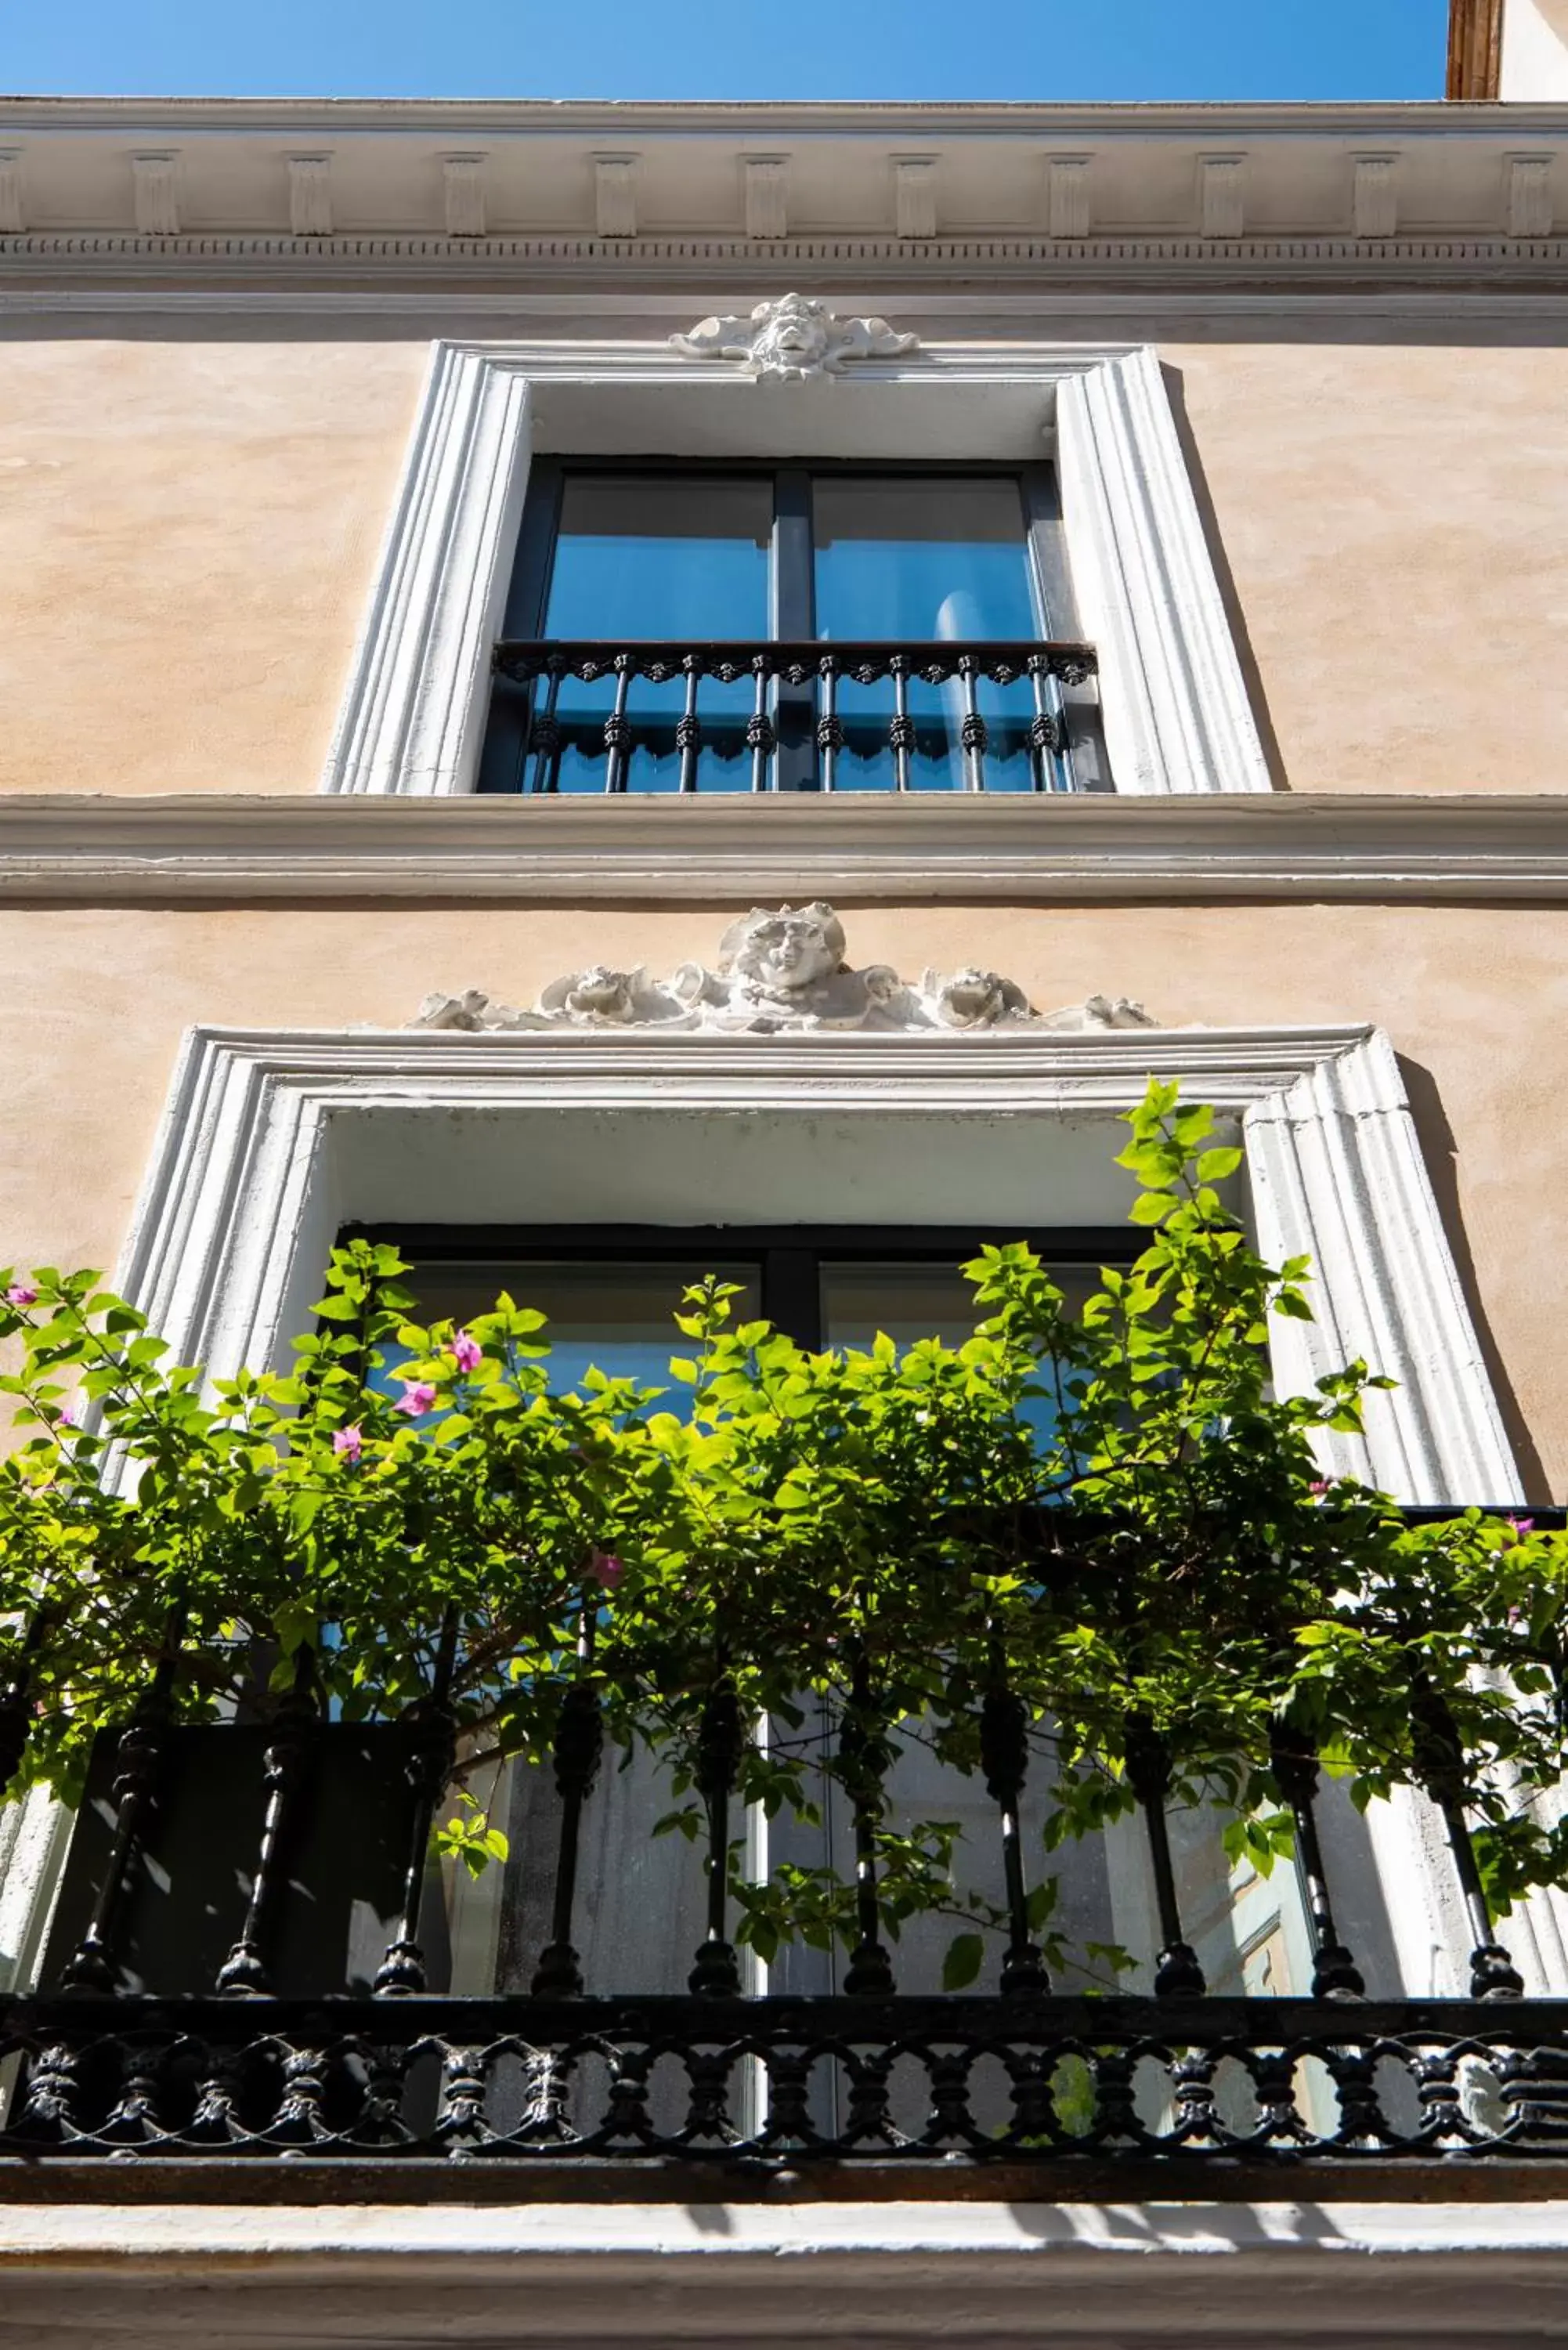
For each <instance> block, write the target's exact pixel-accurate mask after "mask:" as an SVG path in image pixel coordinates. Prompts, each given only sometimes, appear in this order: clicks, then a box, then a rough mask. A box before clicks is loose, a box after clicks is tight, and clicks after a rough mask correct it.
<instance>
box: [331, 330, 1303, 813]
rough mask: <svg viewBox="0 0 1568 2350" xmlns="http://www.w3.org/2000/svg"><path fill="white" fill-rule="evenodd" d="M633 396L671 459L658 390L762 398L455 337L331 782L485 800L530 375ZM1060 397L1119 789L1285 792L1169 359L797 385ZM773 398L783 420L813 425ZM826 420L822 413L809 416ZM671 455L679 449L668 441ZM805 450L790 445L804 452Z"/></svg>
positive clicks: (651, 352) (839, 413)
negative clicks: (1205, 515)
mask: <svg viewBox="0 0 1568 2350" xmlns="http://www.w3.org/2000/svg"><path fill="white" fill-rule="evenodd" d="M545 378H548V379H549V380H553V381H556V382H557V383H558V382H561V381H562V380H566V381H568V382H570V383H572V384H573V385H575V386H580V387H581V388H582V389H583V390H597V391H600V392H602V391H604V390H611V389H613V390H615V393H616V398H617V414H618V418H623V419H624V426H623V429H622V432H621V437H620V445H621V446H622V447H626V448H632V447H636V446H638V445H639V444H641V445H649V433H648V431H647V429H646V428H644V429H643V430H642V431H640V432H639V426H638V421H637V420H638V417H639V411H640V412H641V413H642V414H644V415H647V414H648V413H649V409H648V408H647V407H646V406H645V405H644V403H645V402H646V401H648V400H649V397H650V395H651V396H654V398H655V404H656V405H658V406H659V407H660V408H661V410H662V403H659V402H658V400H657V395H659V394H660V393H663V394H669V393H670V392H671V391H673V392H675V393H676V395H677V396H678V397H679V395H680V392H681V391H682V390H691V391H695V390H697V389H698V388H699V387H702V388H703V389H704V390H706V391H707V392H708V394H709V396H710V398H711V393H712V392H713V391H714V390H718V391H720V392H721V393H722V396H723V399H724V400H725V404H726V408H727V409H729V410H730V412H731V413H732V414H733V415H734V417H735V418H736V421H739V420H740V418H741V417H742V415H745V416H747V417H751V418H754V417H756V416H757V415H758V413H759V411H757V410H756V409H755V408H754V406H753V407H750V408H746V409H739V408H731V403H733V402H751V403H754V402H755V401H756V400H757V399H758V397H759V387H758V386H757V385H756V384H755V383H753V382H752V381H751V380H749V379H748V378H746V377H745V376H743V375H742V374H740V373H739V372H738V371H737V370H736V369H724V368H722V367H711V368H704V367H702V366H701V365H694V364H693V363H692V362H691V361H690V360H687V359H680V358H678V357H676V356H675V355H673V354H672V353H671V352H670V351H669V350H668V349H661V348H659V346H657V345H647V344H644V345H641V346H622V347H620V348H618V349H617V348H615V347H613V346H607V345H606V344H604V343H602V342H594V343H587V342H562V343H555V344H550V345H538V346H535V347H534V348H532V349H531V350H527V349H522V348H502V347H490V348H487V347H484V346H482V345H471V344H462V343H455V342H453V343H446V342H438V343H437V344H436V345H435V347H434V349H433V351H432V355H431V367H430V371H429V374H428V377H427V380H426V385H425V390H424V395H423V398H422V400H421V407H420V412H419V415H418V417H417V419H416V421H415V425H414V431H413V437H412V441H411V442H410V450H409V455H408V458H407V461H406V463H405V467H404V473H403V479H402V484H401V486H400V491H399V494H398V498H397V502H396V504H395V506H394V509H393V514H392V519H391V523H390V525H389V530H388V535H387V538H386V541H385V544H384V546H383V548H382V553H381V560H380V564H379V570H378V575H377V579H376V584H375V587H374V588H373V590H372V593H371V598H370V604H369V612H368V614H367V618H366V621H365V625H364V627H363V629H362V630H361V632H360V637H359V641H358V647H357V649H356V651H355V655H354V659H353V660H352V662H351V664H350V669H349V678H348V688H347V691H346V693H345V697H344V701H343V704H342V710H341V714H340V717H339V720H338V724H337V732H336V733H335V736H334V739H333V743H332V748H331V751H330V753H329V754H328V757H327V768H326V772H325V775H323V778H322V786H321V787H322V789H323V791H326V792H333V793H337V792H341V793H361V792H370V793H433V794H437V795H444V794H452V793H462V792H468V791H471V790H472V787H473V780H474V774H475V770H476V767H477V764H478V758H479V752H480V747H481V743H482V740H483V723H484V715H485V709H486V704H487V698H488V687H489V667H488V661H489V648H490V644H491V643H492V642H493V639H494V636H495V634H496V629H497V623H498V620H499V616H500V613H501V610H502V608H503V605H504V598H505V591H506V584H507V577H508V574H509V572H510V568H511V561H512V550H513V547H514V543H515V538H516V530H517V522H518V517H519V515H520V514H521V511H522V498H523V494H524V484H525V481H526V474H527V463H528V439H529V426H528V419H529V405H530V403H529V397H528V387H529V383H530V381H531V380H532V381H537V380H544V379H545ZM894 384H897V385H899V386H900V387H902V386H903V385H904V384H909V385H910V386H912V387H917V388H918V387H919V386H921V385H922V384H928V385H931V386H936V385H939V384H940V386H942V387H943V388H944V389H945V390H948V391H952V390H979V389H980V388H981V387H982V386H1004V387H1005V386H1012V387H1014V388H1017V387H1020V386H1023V387H1033V386H1038V388H1039V390H1040V393H1041V396H1042V406H1041V422H1042V424H1044V423H1045V422H1046V421H1047V420H1048V412H1049V402H1050V400H1051V398H1052V397H1053V396H1054V394H1056V393H1057V391H1058V389H1059V391H1060V410H1061V429H1062V432H1063V435H1064V447H1063V452H1062V470H1063V509H1064V522H1065V528H1066V533H1067V543H1068V548H1069V553H1070V556H1071V559H1072V561H1073V566H1074V570H1075V576H1076V575H1079V574H1080V571H1081V579H1080V584H1079V593H1080V596H1081V597H1082V598H1084V601H1085V627H1086V628H1087V629H1088V630H1089V632H1090V633H1091V634H1092V635H1093V636H1095V637H1096V639H1097V640H1098V641H1099V642H1100V643H1101V645H1102V651H1103V658H1104V660H1105V663H1106V678H1105V683H1104V687H1103V700H1104V702H1105V709H1106V735H1107V740H1108V742H1109V745H1110V752H1111V760H1112V771H1113V775H1114V777H1115V779H1116V783H1117V785H1118V787H1119V788H1120V789H1122V790H1124V791H1128V792H1253V791H1255V792H1267V791H1269V790H1270V789H1271V788H1272V784H1271V778H1270V775H1269V772H1268V767H1267V764H1266V762H1265V760H1264V757H1263V753H1262V744H1261V743H1260V741H1259V738H1258V731H1257V725H1256V722H1255V720H1254V718H1253V716H1252V711H1251V702H1250V700H1249V697H1248V693H1247V688H1246V682H1245V680H1244V679H1243V677H1242V674H1241V664H1240V661H1239V660H1238V659H1237V654H1236V648H1235V644H1234V641H1233V639H1232V637H1231V629H1230V624H1229V621H1228V619H1227V618H1226V615H1225V611H1224V606H1223V602H1222V600H1221V598H1220V589H1219V585H1218V582H1217V580H1216V579H1215V577H1214V568H1213V564H1212V562H1211V560H1210V554H1209V548H1208V543H1207V540H1206V538H1205V536H1204V533H1203V526H1202V522H1201V519H1200V517H1199V512H1198V506H1197V502H1196V500H1195V499H1194V497H1193V494H1192V490H1191V485H1190V484H1189V481H1188V479H1187V473H1186V466H1185V463H1184V460H1183V458H1182V455H1181V450H1180V444H1179V441H1178V439H1177V434H1176V426H1175V421H1174V419H1173V418H1172V416H1171V413H1170V405H1169V401H1168V399H1167V397H1166V393H1165V388H1164V382H1163V380H1162V378H1161V376H1160V372H1159V364H1158V359H1156V357H1155V355H1154V353H1153V351H1152V350H1150V349H1148V348H1135V349H1132V350H1127V349H1125V348H1123V349H1120V350H1116V349H1112V350H1110V351H1107V350H1106V349H1105V348H1099V347H1096V348H1087V347H1085V348H1078V349H1075V348H1073V347H1072V346H1055V345H1051V346H1042V345H1038V344H1036V345H1020V346H1018V347H1016V348H1012V347H1008V346H1002V345H996V344H992V345H989V346H982V345H977V346H973V347H971V348H963V347H961V346H953V347H950V348H947V349H945V350H941V351H930V352H928V353H927V354H926V355H925V356H924V357H923V358H919V357H918V358H915V359H910V360H909V362H907V363H903V364H899V365H896V366H895V365H888V366H887V367H878V366H876V365H869V364H868V365H867V366H865V367H864V368H862V369H860V370H859V372H858V374H857V379H856V380H855V381H854V382H852V383H847V382H846V383H844V384H833V385H831V386H824V385H821V384H814V385H803V386H800V387H792V388H790V389H791V390H798V391H800V392H802V393H804V394H805V396H806V400H807V403H808V404H809V406H810V408H811V411H812V412H813V417H814V421H816V422H818V423H820V419H821V414H822V411H821V410H820V406H819V401H820V398H821V396H822V395H823V393H824V392H825V391H826V393H827V394H828V396H829V397H831V398H832V399H833V400H834V401H835V403H836V405H835V409H834V411H833V415H834V417H835V420H836V419H838V418H840V417H842V418H844V419H845V420H846V421H847V420H848V417H849V414H850V411H851V409H852V407H853V410H854V417H855V423H856V427H857V434H858V435H861V436H863V435H864V434H865V432H866V430H867V422H868V421H869V410H868V406H867V403H870V402H873V401H876V400H877V398H878V394H879V393H881V394H882V395H884V396H885V395H886V391H887V388H888V386H890V385H894ZM762 396H763V397H771V399H772V400H773V403H774V405H773V409H772V411H771V412H772V414H773V415H774V416H778V415H781V414H793V413H794V412H795V411H794V409H793V408H791V409H790V410H787V411H786V410H784V409H783V408H782V407H781V405H780V402H781V400H782V399H783V397H784V395H783V394H781V393H780V392H779V390H777V388H771V390H769V391H764V392H763V394H762ZM801 412H802V413H804V412H805V411H801ZM948 416H950V419H951V421H950V423H949V424H948V425H947V429H948V430H949V431H950V432H951V433H952V435H953V438H952V440H951V442H950V453H951V454H952V455H954V456H964V455H972V454H974V453H975V443H974V442H973V441H972V440H971V439H969V438H967V437H966V432H965V412H964V404H963V402H962V401H960V402H958V403H956V404H955V405H954V406H953V407H952V408H951V409H950V411H944V420H943V421H944V422H945V421H946V418H947V417H948ZM657 432H658V428H657V427H656V428H655V438H654V440H653V442H652V443H651V445H656V446H658V445H663V444H662V442H660V441H659V439H658V437H657ZM785 453H787V452H785Z"/></svg>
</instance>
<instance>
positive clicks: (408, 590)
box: [323, 342, 528, 793]
mask: <svg viewBox="0 0 1568 2350" xmlns="http://www.w3.org/2000/svg"><path fill="white" fill-rule="evenodd" d="M527 473H528V385H527V379H526V378H525V377H524V375H523V374H521V373H520V372H519V371H517V370H516V369H512V368H508V367H504V366H495V365H492V364H490V363H489V362H487V361H486V360H485V359H483V358H482V357H481V356H480V355H479V354H478V353H477V352H474V351H471V350H465V349H463V348H462V347H461V346H460V345H457V344H454V343H446V342H438V343H436V344H434V345H433V346H432V348H431V360H430V367H429V369H428V372H427V374H426V378H425V384H424V390H423V392H422V394H421V400H420V409H419V414H418V416H417V417H416V418H415V421H414V431H413V438H412V441H411V442H410V447H409V452H408V456H407V458H406V460H405V462H404V466H403V475H402V480H401V482H400V485H399V489H398V496H397V502H396V504H395V505H394V506H393V509H392V515H391V520H390V522H389V525H388V527H387V534H386V536H385V539H384V540H383V542H382V546H381V553H380V558H379V562H378V564H377V567H376V580H375V585H374V587H372V589H371V593H370V603H369V609H368V611H367V613H366V615H365V619H364V623H363V626H362V627H361V629H360V632H359V638H358V643H357V645H356V646H355V649H354V656H353V660H352V661H351V663H350V667H349V684H348V692H347V695H346V696H345V699H344V702H343V705H342V709H341V712H340V713H339V716H338V721H337V730H336V733H334V736H333V741H332V747H331V749H330V750H329V752H328V753H327V777H326V780H325V782H324V784H323V789H325V790H328V791H353V792H437V793H440V792H451V791H456V790H461V789H465V788H467V787H468V784H469V783H471V782H472V774H473V770H474V768H475V766H476V764H477V763H478V758H479V753H480V748H481V744H482V742H483V723H484V707H483V698H482V697H481V696H480V695H479V694H478V693H477V692H476V681H480V680H483V679H484V678H485V677H486V676H487V674H488V671H487V662H488V658H489V650H490V647H491V645H492V644H493V642H494V640H495V639H496V637H497V636H498V634H499V633H500V620H501V611H502V607H503V604H504V600H505V595H506V581H507V577H508V574H509V572H510V570H511V566H512V553H513V548H514V546H515V544H516V538H517V528H518V524H519V522H520V520H521V517H522V513H523V492H524V484H525V482H526V480H527ZM476 729H477V732H476ZM460 778H462V779H466V780H463V781H460V780H459V779H460Z"/></svg>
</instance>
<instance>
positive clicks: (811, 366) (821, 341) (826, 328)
mask: <svg viewBox="0 0 1568 2350" xmlns="http://www.w3.org/2000/svg"><path fill="white" fill-rule="evenodd" d="M670 348H671V349H673V350H677V351H679V352H680V354H681V356H682V357H683V358H685V359H739V360H740V362H741V365H742V369H743V371H744V372H745V373H746V374H747V375H750V376H753V377H754V378H755V379H756V380H757V381H758V382H759V383H805V382H807V381H809V380H811V379H812V378H813V377H816V376H835V375H842V374H843V372H844V370H845V368H846V365H847V364H848V362H849V361H850V360H852V359H899V358H901V357H902V356H903V355H904V353H905V352H907V351H913V350H917V349H918V348H919V336H918V335H898V334H895V333H894V331H893V329H892V328H891V327H889V326H888V322H887V320H886V319H885V318H840V317H836V315H835V313H834V311H833V309H832V307H831V306H830V305H829V304H828V303H826V302H823V301H819V300H818V299H817V298H816V297H815V296H813V295H809V294H781V295H779V296H777V297H776V298H775V299H774V300H773V301H771V302H759V303H758V304H757V306H756V307H755V309H754V310H753V311H752V313H751V315H750V317H724V318H718V317H715V318H701V319H699V321H698V323H697V324H696V326H694V327H693V328H691V333H690V334H685V335H671V336H670Z"/></svg>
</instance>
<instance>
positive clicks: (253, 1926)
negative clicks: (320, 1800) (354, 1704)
mask: <svg viewBox="0 0 1568 2350" xmlns="http://www.w3.org/2000/svg"><path fill="white" fill-rule="evenodd" d="M315 1680H316V1652H315V1650H314V1649H313V1648H311V1647H310V1646H309V1644H308V1643H307V1642H306V1641H302V1642H301V1643H300V1646H299V1650H298V1654H297V1655H296V1659H295V1667H294V1687H293V1689H292V1690H290V1692H289V1697H288V1701H287V1703H286V1705H284V1706H283V1707H282V1708H280V1710H279V1712H278V1716H277V1720H276V1722H275V1726H274V1729H273V1734H272V1736H271V1738H269V1740H268V1741H267V1747H266V1757H265V1787H266V1797H267V1803H266V1816H265V1820H264V1821H263V1824H262V1835H261V1848H260V1850H259V1851H258V1853H257V1855H256V1865H255V1874H254V1877H253V1878H252V1880H251V1897H250V1905H249V1907H248V1908H247V1909H246V1912H245V1922H244V1929H243V1930H242V1932H241V1934H240V1938H239V1939H238V1941H237V1942H236V1943H235V1944H234V1948H233V1950H231V1951H230V1952H229V1955H228V1957H227V1958H226V1959H225V1960H223V1966H222V1967H221V1969H220V1970H219V1972H218V1989H219V1990H220V1991H229V1992H232V1993H237V1994H242V1995H243V1994H247V1993H248V1994H249V1995H250V1996H252V1997H259V1996H261V1995H262V1994H265V1992H268V1991H271V1989H272V1981H271V1977H270V1974H269V1972H268V1969H267V1962H266V1953H265V1938H266V1931H267V1927H268V1924H269V1923H270V1920H271V1918H272V1914H273V1912H274V1910H275V1908H276V1906H277V1903H278V1901H279V1899H280V1898H281V1897H282V1894H283V1890H284V1887H283V1882H282V1863H283V1849H284V1840H285V1838H286V1835H287V1834H288V1831H289V1828H290V1825H291V1814H293V1812H294V1809H295V1807H296V1804H297V1802H298V1799H299V1794H300V1791H301V1788H302V1787H303V1785H304V1782H305V1776H306V1770H307V1769H308V1767H309V1762H310V1748H311V1743H312V1734H313V1732H314V1731H315V1728H316V1724H317V1721H318V1719H319V1711H318V1708H317V1705H316V1702H315V1698H314V1688H315Z"/></svg>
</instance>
